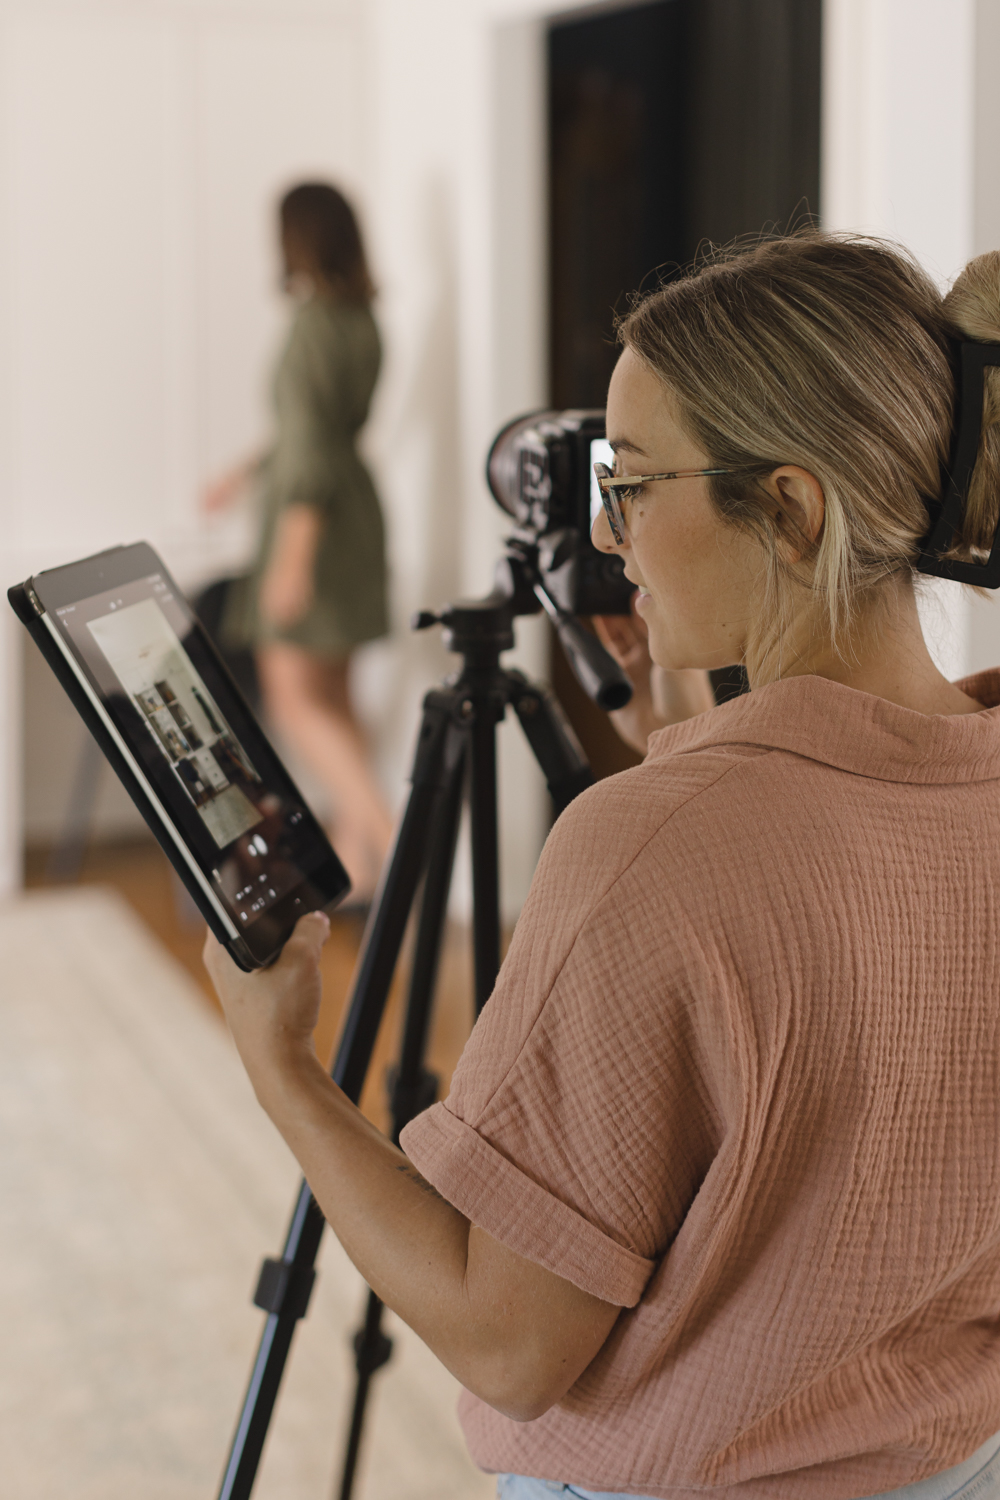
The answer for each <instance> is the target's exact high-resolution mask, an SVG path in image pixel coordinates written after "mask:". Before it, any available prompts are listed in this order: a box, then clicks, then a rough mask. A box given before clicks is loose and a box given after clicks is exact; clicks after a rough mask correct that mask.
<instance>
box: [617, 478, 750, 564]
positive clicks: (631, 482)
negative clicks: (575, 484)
mask: <svg viewBox="0 0 1000 1500" xmlns="http://www.w3.org/2000/svg"><path fill="white" fill-rule="evenodd" d="M594 473H595V474H596V475H597V483H598V485H599V486H600V490H601V502H602V504H603V505H604V514H605V515H606V516H607V518H608V525H609V526H610V527H611V535H612V536H613V537H614V539H615V544H616V545H617V546H619V547H620V546H622V544H623V543H624V541H625V517H624V516H623V515H622V507H621V500H620V499H619V495H621V496H623V497H625V496H628V493H629V491H630V490H638V489H639V488H640V487H641V486H642V485H644V484H652V482H653V480H654V479H694V478H695V477H696V476H697V475H699V474H735V473H737V470H736V469H677V470H675V471H674V473H672V474H614V473H612V471H611V470H610V469H609V468H608V466H607V464H595V465H594Z"/></svg>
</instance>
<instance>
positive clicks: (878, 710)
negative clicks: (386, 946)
mask: <svg viewBox="0 0 1000 1500" xmlns="http://www.w3.org/2000/svg"><path fill="white" fill-rule="evenodd" d="M963 686H964V687H965V689H966V691H967V692H969V693H971V694H972V695H973V696H974V697H976V698H977V699H979V700H980V701H981V702H984V703H986V704H987V705H989V709H988V711H985V712H983V713H979V714H969V715H965V716H961V715H960V716H958V717H955V718H945V717H929V716H925V715H923V714H917V713H913V712H911V711H909V710H907V709H903V708H898V707H896V706H894V705H893V704H891V703H888V702H886V701H885V700H883V699H880V698H875V697H872V696H870V695H868V694H865V693H859V692H856V691H854V690H853V689H850V688H845V687H841V686H839V685H837V684H835V683H832V682H828V681H826V680H824V679H821V678H818V677H796V678H793V679H790V680H788V681H784V682H778V683H774V684H772V685H771V686H770V687H766V688H764V689H761V690H758V691H756V692H753V693H751V694H749V695H748V696H747V697H744V698H740V699H738V700H736V701H734V702H731V703H728V704H726V705H724V706H723V707H721V708H717V709H714V710H713V711H712V712H710V713H707V714H703V715H701V716H700V717H699V718H697V719H693V720H691V721H689V722H688V723H686V724H681V725H678V726H676V727H674V728H672V729H667V730H664V731H663V732H661V733H660V734H658V735H656V736H655V737H654V738H653V740H652V741H651V749H650V753H649V755H648V756H647V759H646V760H645V762H644V763H643V765H641V766H639V767H638V768H636V769H635V770H633V771H627V772H625V773H624V774H623V775H620V776H615V777H612V778H611V779H609V780H607V781H603V782H601V783H600V784H599V785H597V786H595V787H593V788H592V789H591V790H590V791H588V792H586V793H585V794H584V795H583V796H581V797H579V798H578V799H577V800H576V801H575V802H574V803H573V804H572V806H571V807H570V808H569V810H568V811H567V812H566V813H564V814H563V816H562V817H561V818H560V819H559V821H558V823H557V824H556V826H555V828H554V829H553V831H552V834H551V836H550V838H549V840H548V843H547V844H546V846H545V851H544V853H543V855H542V858H541V861H540V863H539V866H538V870H537V873H536V876H535V880H534V883H533V885H532V889H531V893H530V896H529V898H528V901H527V904H526V905H525V908H524V911H523V913H522V916H521V919H520V921H519V922H518V924H517V929H516V932H515V934H514V940H513V943H512V946H511V949H510V953H509V954H508V956H507V960H506V962H505V963H504V966H503V970H502V973H501V975H500V978H499V981H498V983H497V988H496V991H495V993H494V996H493V998H492V999H491V1001H490V1003H489V1005H488V1006H487V1008H486V1010H485V1012H484V1013H483V1016H482V1018H481V1020H480V1021H479V1024H478V1025H477V1026H476V1028H475V1031H474V1032H473V1035H472V1037H471V1039H470V1041H469V1044H468V1046H467V1047H466V1049H465V1052H464V1054H463V1056H462V1059H461V1062H460V1064H459V1067H458V1070H457V1072H456V1074H455V1078H454V1082H453V1085H452V1090H451V1094H450V1095H449V1097H448V1099H447V1100H445V1102H444V1103H441V1104H436V1105H435V1106H434V1107H433V1108H432V1109H430V1110H428V1111H427V1112H426V1113H425V1114H423V1115H421V1116H420V1117H419V1118H418V1119H417V1120H415V1121H414V1122H413V1123H412V1124H411V1125H410V1126H409V1127H408V1129H407V1130H406V1132H405V1133H404V1136H403V1145H404V1148H405V1150H406V1151H407V1152H408V1154H409V1156H410V1157H411V1159H412V1160H413V1161H414V1163H415V1164H416V1166H417V1167H418V1168H419V1170H420V1171H421V1172H422V1173H423V1174H424V1175H425V1176H426V1177H427V1178H428V1180H429V1181H430V1182H432V1183H433V1184H434V1186H435V1187H436V1188H437V1189H438V1190H439V1191H440V1192H441V1193H442V1194H443V1195H444V1196H445V1197H446V1198H447V1199H449V1200H450V1201H451V1202H452V1203H453V1204H455V1205H456V1207H458V1208H459V1209H460V1210H461V1211H462V1213H464V1214H466V1215H467V1216H468V1217H469V1218H470V1219H471V1220H473V1222H474V1223H476V1224H479V1225H481V1226H482V1227H483V1228H484V1229H486V1230H487V1231H488V1232H489V1233H490V1234H492V1235H494V1236H495V1237H496V1238H497V1239H499V1240H500V1241H502V1242H503V1243H504V1244H506V1245H509V1246H510V1247H511V1248H512V1249H514V1250H516V1251H517V1252H519V1253H520V1254H521V1255H524V1256H527V1257H528V1258H529V1259H531V1260H533V1261H536V1262H537V1263H539V1264H540V1265H544V1266H548V1267H549V1268H550V1269H551V1270H553V1271H556V1272H558V1274H559V1275H560V1276H564V1277H566V1278H568V1279H569V1280H570V1281H572V1282H574V1283H575V1284H576V1285H577V1286H580V1287H582V1288H584V1289H585V1290H587V1291H588V1292H592V1293H594V1295H596V1296H598V1297H601V1298H603V1299H605V1300H606V1301H609V1302H614V1303H619V1304H621V1306H622V1307H623V1309H624V1311H623V1312H622V1314H621V1316H620V1317H619V1319H618V1321H617V1323H616V1324H615V1327H614V1329H613V1330H612V1332H611V1335H610V1337H609V1338H608V1340H607V1342H606V1344H605V1345H604V1347H603V1348H602V1350H601V1351H600V1353H599V1354H598V1356H597V1358H596V1359H595V1360H594V1361H593V1363H592V1364H591V1365H590V1366H589V1368H588V1369H587V1370H586V1371H585V1372H584V1374H583V1375H582V1376H581V1378H580V1379H579V1380H578V1381H577V1383H576V1384H575V1385H574V1386H573V1388H572V1389H571V1390H570V1391H569V1392H568V1394H567V1395H566V1396H565V1397H564V1398H563V1400H562V1401H560V1402H559V1403H558V1404H557V1405H556V1406H554V1407H553V1408H552V1409H551V1410H550V1411H548V1412H547V1413H546V1414H545V1415H544V1416H543V1417H540V1418H539V1419H538V1420H537V1421H534V1422H528V1423H522V1424H519V1423H516V1422H513V1421H510V1420H509V1419H508V1418H506V1417H503V1416H501V1415H499V1414H498V1413H497V1412H495V1411H493V1410H492V1409H491V1408H490V1407H488V1406H486V1405H485V1404H483V1403H482V1402H480V1401H478V1400H476V1399H474V1398H473V1397H471V1396H469V1395H464V1396H463V1398H462V1403H461V1407H460V1413H461V1418H462V1422H463V1425H464V1428H465V1432H466V1436H467V1438H468V1441H469V1445H470V1448H471V1451H472V1454H473V1456H474V1458H475V1459H476V1460H477V1462H478V1463H479V1464H480V1465H482V1467H484V1468H486V1469H494V1470H501V1471H512V1472H515V1473H521V1474H528V1475H536V1476H539V1477H541V1478H546V1479H554V1480H561V1481H563V1482H566V1483H576V1484H579V1485H580V1486H582V1487H583V1488H587V1489H592V1490H626V1491H632V1492H635V1493H639V1494H643V1495H653V1496H661V1497H664V1500H673V1497H680V1496H686V1495H690V1494H691V1493H692V1492H693V1491H700V1490H704V1489H709V1490H712V1491H713V1492H715V1493H718V1494H721V1495H726V1496H729V1495H733V1496H739V1497H741V1500H742V1497H746V1500H751V1497H752V1500H765V1497H766V1500H793V1497H794V1500H813V1497H816V1500H820V1497H822V1500H851V1497H856V1496H859V1495H870V1494H871V1493H873V1492H878V1491H881V1490H888V1489H893V1488H895V1487H897V1486H899V1485H903V1484H907V1483H909V1482H911V1481H914V1480H917V1479H920V1478H923V1477H924V1476H926V1475H930V1474H935V1473H938V1472H940V1471H941V1470H943V1469H946V1468H948V1467H950V1466H951V1465H953V1464H956V1463H958V1462H959V1461H961V1460H962V1459H964V1458H965V1457H966V1456H967V1455H968V1454H970V1453H971V1452H972V1451H973V1450H974V1449H975V1448H976V1447H977V1446H978V1445H979V1444H980V1443H982V1442H983V1441H984V1439H986V1438H987V1437H988V1436H989V1435H990V1434H991V1433H993V1432H995V1431H996V1430H997V1429H998V1428H1000V708H997V707H995V705H997V704H998V703H1000V671H998V672H993V673H986V674H982V675H981V676H980V677H978V678H976V679H972V680H970V681H969V682H966V683H964V684H963Z"/></svg>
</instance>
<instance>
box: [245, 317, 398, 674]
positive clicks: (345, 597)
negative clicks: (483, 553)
mask: <svg viewBox="0 0 1000 1500" xmlns="http://www.w3.org/2000/svg"><path fill="white" fill-rule="evenodd" d="M380 359H381V347H380V343H379V335H378V329H377V328H376V326H375V320H374V318H373V317H372V315H371V312H370V311H369V309H368V308H367V307H359V306H357V305H355V304H351V303H346V302H340V301H337V300H335V299H333V298H331V297H319V296H314V297H311V298H309V300H308V301H306V302H303V303H301V304H300V306H299V307H298V309H297V310H296V313H295V316H294V318H293V320H292V326H291V329H290V330H289V334H288V340H287V342H286V344H285V348H284V351H283V352H282V355H281V358H280V360H279V363H278V368H277V371H276V372H275V378H274V409H275V434H276V435H275V443H274V447H273V448H272V450H271V452H270V453H269V454H268V456H267V458H266V459H265V461H264V464H263V466H262V469H261V475H260V478H261V500H262V511H263V515H262V528H261V540H260V546H259V549H258V553H257V558H256V562H255V564H254V567H253V570H252V573H251V577H250V580H249V586H248V587H247V588H246V590H245V591H244V599H243V602H242V606H237V613H238V614H239V615H242V620H241V621H240V624H239V625H236V621H235V620H234V621H233V624H234V625H235V626H236V628H235V629H233V630H231V631H227V634H228V635H229V637H230V639H233V638H234V637H241V638H242V639H243V641H244V642H247V643H253V644H258V643H262V642H265V641H275V640H280V641H290V642H293V643H294V644H295V645H298V646H302V647H304V648H305V649H306V650H308V651H311V652H314V653H316V654H317V655H323V656H344V655H346V653H347V652H348V651H350V650H351V649H352V648H353V647H354V646H359V645H360V644H361V643H362V642H363V641H371V640H375V639H376V638H377V637H378V636H381V635H385V633H386V631H387V630H388V628H389V624H388V614H387V608H386V566H385V531H384V525H383V520H382V511H381V508H380V506H379V501H378V496H377V494H376V493H375V486H374V484H373V483H372V479H371V475H370V474H369V473H368V470H367V469H366V468H365V466H364V464H363V463H362V461H361V458H360V456H359V455H358V451H357V449H356V447H355V438H356V436H357V433H358V431H359V429H360V428H361V427H362V425H363V424H364V422H365V419H366V417H367V416H368V407H369V404H370V402H371V397H372V391H373V390H374V388H375V381H376V379H377V376H378V370H379V363H380ZM289 505H310V506H314V507H315V508H316V509H317V510H318V511H319V512H320V514H321V516H322V527H321V529H320V536H319V543H318V546H317V550H316V563H315V579H314V584H315V587H314V592H313V600H312V603H311V604H310V606H309V608H308V610H307V611H306V613H305V614H304V615H303V616H302V618H301V619H300V620H297V621H296V623H295V624H294V625H292V626H289V627H288V628H287V629H280V630H279V629H277V628H275V627H274V626H271V625H269V624H267V623H266V621H264V620H263V619H262V618H261V616H260V613H259V611H258V609H257V592H258V589H259V585H260V580H261V578H262V576H263V573H264V570H265V569H266V567H267V564H268V562H269V560H270V555H271V547H272V542H273V538H274V529H275V525H276V524H277V520H278V517H279V516H280V514H281V512H282V511H283V510H284V509H285V507H286V506H289Z"/></svg>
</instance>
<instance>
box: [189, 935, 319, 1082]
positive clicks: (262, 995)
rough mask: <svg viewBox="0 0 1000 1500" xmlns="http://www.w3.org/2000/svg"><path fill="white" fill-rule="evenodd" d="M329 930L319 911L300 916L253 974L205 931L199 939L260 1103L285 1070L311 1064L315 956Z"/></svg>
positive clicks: (315, 1013)
mask: <svg viewBox="0 0 1000 1500" xmlns="http://www.w3.org/2000/svg"><path fill="white" fill-rule="evenodd" d="M329 933H330V921H329V918H328V917H327V916H325V915H324V913H322V912H310V913H309V914H308V915H307V916H304V917H300V918H299V921H298V922H297V924H296V926H295V931H294V932H293V933H292V936H291V937H290V938H289V939H288V942H287V943H286V944H285V946H284V948H283V949H282V950H281V956H280V958H279V959H278V960H277V962H276V963H274V964H272V965H271V967H270V968H269V969H258V970H256V972H254V973H253V974H245V973H244V972H243V971H242V969H238V968H237V967H236V965H235V964H234V963H233V961H232V959H231V958H230V957H229V955H228V954H227V953H226V950H225V949H224V948H223V947H222V946H221V945H220V944H219V943H217V942H216V941H215V939H214V938H213V937H212V936H211V934H209V935H208V937H206V939H205V950H204V953H203V954H202V957H203V959H204V961H205V968H206V969H207V970H208V972H209V974H210V975H211V979H212V983H213V984H214V985H215V989H216V993H217V994H218V996H219V999H220V1001H221V1002H222V1009H223V1011H224V1012H225V1016H226V1020H227V1021H228V1022H229V1029H230V1031H231V1032H232V1034H233V1040H234V1041H235V1043H236V1047H237V1050H238V1052H239V1054H240V1057H241V1058H242V1059H243V1065H244V1067H245V1068H246V1070H247V1073H248V1074H249V1075H250V1081H251V1083H252V1084H253V1086H254V1088H255V1090H256V1091H257V1097H258V1098H259V1099H260V1100H261V1103H262V1104H263V1103H264V1099H265V1097H266V1096H267V1094H268V1092H269V1087H270V1086H273V1085H275V1084H280V1083H281V1081H282V1080H283V1078H284V1076H285V1074H286V1073H290V1074H293V1075H294V1074H295V1073H296V1072H298V1071H299V1070H300V1069H302V1068H303V1067H305V1068H310V1067H312V1066H313V1065H315V1064H316V1063H317V1059H316V1051H315V1048H314V1046H313V1039H312V1037H313V1032H314V1031H315V1029H316V1023H317V1021H318V1020H319V1003H320V998H321V994H322V980H321V979H320V971H319V956H320V952H321V950H322V947H323V944H324V943H325V942H326V940H327V937H328V936H329ZM266 1107H267V1106H266V1104H265V1108H266Z"/></svg>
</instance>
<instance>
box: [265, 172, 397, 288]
mask: <svg viewBox="0 0 1000 1500" xmlns="http://www.w3.org/2000/svg"><path fill="white" fill-rule="evenodd" d="M278 212H279V217H280V221H281V246H282V251H283V253H284V258H285V275H286V278H289V279H290V278H292V277H294V276H295V275H296V274H300V275H301V274H304V275H307V276H311V277H313V278H314V279H315V280H318V281H320V282H321V283H323V284H324V285H325V286H327V287H328V288H329V289H330V290H331V291H333V292H335V293H336V294H337V295H338V296H340V297H343V298H344V300H345V301H348V302H357V303H361V304H362V305H363V306H367V305H368V303H369V302H371V300H372V297H373V296H374V295H375V287H374V285H373V283H372V279H371V276H370V274H369V271H368V263H367V261H366V260H365V251H364V246H363V245H362V243H361V231H360V230H359V228H358V221H357V219H356V218H355V217H354V210H353V209H352V208H351V205H350V204H349V203H348V201H347V199H346V198H345V197H344V196H343V194H342V193H339V192H338V191H337V189H336V188H335V187H331V186H330V184H329V183H327V182H300V183H299V184H298V186H297V187H293V188H291V189H290V190H289V191H288V192H287V193H286V194H285V196H284V197H283V198H282V200H281V205H280V208H279V210H278Z"/></svg>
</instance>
